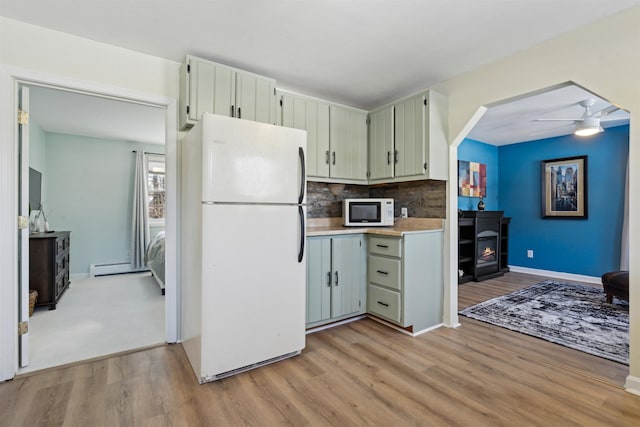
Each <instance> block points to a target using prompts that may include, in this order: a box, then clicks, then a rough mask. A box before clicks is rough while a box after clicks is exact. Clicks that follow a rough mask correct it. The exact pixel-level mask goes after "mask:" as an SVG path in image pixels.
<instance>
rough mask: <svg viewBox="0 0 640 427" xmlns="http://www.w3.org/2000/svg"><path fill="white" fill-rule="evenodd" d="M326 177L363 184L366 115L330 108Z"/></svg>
mask: <svg viewBox="0 0 640 427" xmlns="http://www.w3.org/2000/svg"><path fill="white" fill-rule="evenodd" d="M329 122H330V135H329V141H330V146H331V153H330V160H329V162H330V165H329V177H330V178H335V179H337V180H342V181H343V182H355V183H363V184H366V183H367V113H366V112H364V111H360V110H355V109H352V108H347V107H341V106H336V105H331V106H330V108H329Z"/></svg>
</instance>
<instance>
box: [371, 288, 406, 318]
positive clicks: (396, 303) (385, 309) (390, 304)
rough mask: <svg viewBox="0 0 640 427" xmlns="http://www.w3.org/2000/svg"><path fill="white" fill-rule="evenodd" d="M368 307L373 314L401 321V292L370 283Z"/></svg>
mask: <svg viewBox="0 0 640 427" xmlns="http://www.w3.org/2000/svg"><path fill="white" fill-rule="evenodd" d="M367 309H368V310H369V312H370V313H372V314H376V315H378V316H380V317H384V318H385V319H389V320H392V321H394V322H397V323H400V314H401V313H400V293H399V292H396V291H391V290H389V289H385V288H381V287H379V286H376V285H369V286H368V289H367Z"/></svg>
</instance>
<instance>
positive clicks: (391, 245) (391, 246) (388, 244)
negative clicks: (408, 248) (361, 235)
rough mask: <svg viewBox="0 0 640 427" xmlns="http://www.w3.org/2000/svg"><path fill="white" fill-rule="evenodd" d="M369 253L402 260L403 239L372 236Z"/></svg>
mask: <svg viewBox="0 0 640 427" xmlns="http://www.w3.org/2000/svg"><path fill="white" fill-rule="evenodd" d="M369 253H370V254H377V255H387V256H394V257H398V258H400V257H401V256H402V239H393V238H389V237H377V236H370V237H369Z"/></svg>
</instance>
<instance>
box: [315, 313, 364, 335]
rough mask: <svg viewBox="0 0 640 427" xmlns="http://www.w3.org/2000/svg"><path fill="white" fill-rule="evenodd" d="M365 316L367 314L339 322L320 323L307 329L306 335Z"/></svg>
mask: <svg viewBox="0 0 640 427" xmlns="http://www.w3.org/2000/svg"><path fill="white" fill-rule="evenodd" d="M365 317H367V316H366V315H364V314H363V315H360V316H356V317H350V318H348V319H344V320H339V321H337V322H333V323H328V324H326V325H320V326H314V327H312V328H309V329H307V331H306V335H309V334H312V333H314V332H319V331H322V330H325V329H330V328H333V327H336V326H340V325H344V324H347V323H351V322H355V321H356V320H360V319H364V318H365Z"/></svg>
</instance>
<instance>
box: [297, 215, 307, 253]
mask: <svg viewBox="0 0 640 427" xmlns="http://www.w3.org/2000/svg"><path fill="white" fill-rule="evenodd" d="M298 215H299V216H300V250H299V251H298V262H302V259H303V258H304V240H305V225H304V210H303V209H302V206H298Z"/></svg>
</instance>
